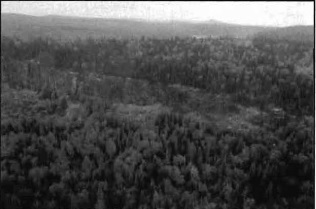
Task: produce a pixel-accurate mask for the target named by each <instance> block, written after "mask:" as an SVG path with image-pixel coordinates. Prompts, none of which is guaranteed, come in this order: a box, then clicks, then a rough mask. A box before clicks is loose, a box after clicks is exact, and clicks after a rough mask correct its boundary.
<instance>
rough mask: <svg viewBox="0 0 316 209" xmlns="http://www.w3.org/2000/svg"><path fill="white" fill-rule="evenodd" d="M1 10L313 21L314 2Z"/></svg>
mask: <svg viewBox="0 0 316 209" xmlns="http://www.w3.org/2000/svg"><path fill="white" fill-rule="evenodd" d="M1 13H21V14H28V15H34V16H42V15H64V16H80V17H99V18H100V17H101V18H132V19H143V20H147V21H152V20H155V21H173V20H183V21H207V20H218V21H222V22H227V23H235V24H243V25H261V26H290V25H313V24H314V3H313V2H206V1H204V2H196V1H194V2H187V1H183V2H181V1H178V2H166V1H164V2H158V1H152V2H135V1H129V2H119V1H116V2H111V1H103V2H102V1H97V2H93V1H86V2H85V1H80V2H79V1H69V2H67V1H55V2H53V1H39V2H36V1H24V2H23V1H1Z"/></svg>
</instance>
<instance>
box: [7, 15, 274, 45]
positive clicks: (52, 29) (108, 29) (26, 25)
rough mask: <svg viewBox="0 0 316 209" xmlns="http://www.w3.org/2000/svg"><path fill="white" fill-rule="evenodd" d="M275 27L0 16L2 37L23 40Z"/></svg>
mask: <svg viewBox="0 0 316 209" xmlns="http://www.w3.org/2000/svg"><path fill="white" fill-rule="evenodd" d="M271 29H273V28H272V27H260V26H243V25H234V24H228V23H223V22H220V21H216V20H210V21H205V22H182V21H172V22H158V21H156V22H149V21H143V20H134V19H102V18H82V17H64V16H55V15H49V16H42V17H37V16H30V15H21V14H9V13H7V14H1V35H4V36H11V37H12V36H16V37H19V38H22V39H24V40H27V39H30V38H34V37H52V38H54V39H57V40H65V39H75V38H87V37H93V38H98V37H107V38H109V37H116V38H118V37H121V38H130V37H141V36H146V37H156V38H167V37H172V36H179V37H191V36H194V35H198V36H210V35H211V36H215V37H218V36H232V37H238V38H244V37H248V36H252V35H254V34H256V33H258V32H263V31H266V30H271Z"/></svg>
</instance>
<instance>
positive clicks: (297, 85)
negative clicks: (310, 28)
mask: <svg viewBox="0 0 316 209" xmlns="http://www.w3.org/2000/svg"><path fill="white" fill-rule="evenodd" d="M1 41H2V44H1V61H2V62H1V81H2V82H1V208H5V209H6V208H43V209H44V208H45V209H46V208H85V209H86V208H95V209H101V208H125V209H128V208H190V209H191V208H196V209H197V208H213V209H221V208H243V209H254V208H262V209H270V208H272V209H277V208H281V209H287V208H312V207H314V169H315V168H314V157H315V156H314V149H315V147H314V145H315V143H314V126H315V124H314V97H315V92H314V87H313V71H311V66H313V48H312V45H311V44H309V43H302V42H297V41H292V40H284V41H278V42H276V41H275V40H270V39H262V38H255V39H237V38H229V37H226V38H207V39H202V40H201V39H196V38H180V37H173V38H166V39H156V38H140V39H138V38H135V39H106V38H103V39H88V40H79V39H78V40H73V41H69V42H58V41H56V40H53V39H34V40H32V41H23V40H21V39H18V38H11V37H4V36H2V37H1ZM250 110H252V111H250ZM251 112H253V113H251ZM220 114H221V115H220ZM248 114H249V115H248ZM219 116H221V117H223V118H222V119H220V118H219ZM248 116H249V118H247V117H248ZM228 118H232V120H234V119H233V118H239V121H235V123H233V122H231V123H229V120H228ZM243 118H245V121H241V119H243ZM224 119H225V120H224ZM226 119H227V120H226ZM241 122H245V124H246V125H247V128H242V127H241V128H240V126H237V125H236V124H241ZM246 122H247V123H246Z"/></svg>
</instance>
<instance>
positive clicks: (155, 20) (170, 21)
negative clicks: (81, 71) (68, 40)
mask: <svg viewBox="0 0 316 209" xmlns="http://www.w3.org/2000/svg"><path fill="white" fill-rule="evenodd" d="M1 15H21V16H22V15H24V16H31V17H49V16H53V17H63V18H74V19H80V18H83V19H99V20H130V21H140V22H149V23H150V22H159V23H173V22H182V23H192V24H199V23H200V24H201V23H204V24H205V23H209V22H215V23H212V24H219V25H220V24H223V25H225V24H226V25H236V26H250V27H270V28H287V27H297V26H307V27H308V26H312V27H314V25H305V24H300V25H287V26H275V25H252V24H241V23H229V22H224V21H221V20H217V19H209V20H183V19H182V20H181V19H174V20H158V19H145V18H120V17H91V16H90V17H89V16H70V15H60V14H47V15H33V14H25V13H12V12H1Z"/></svg>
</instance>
